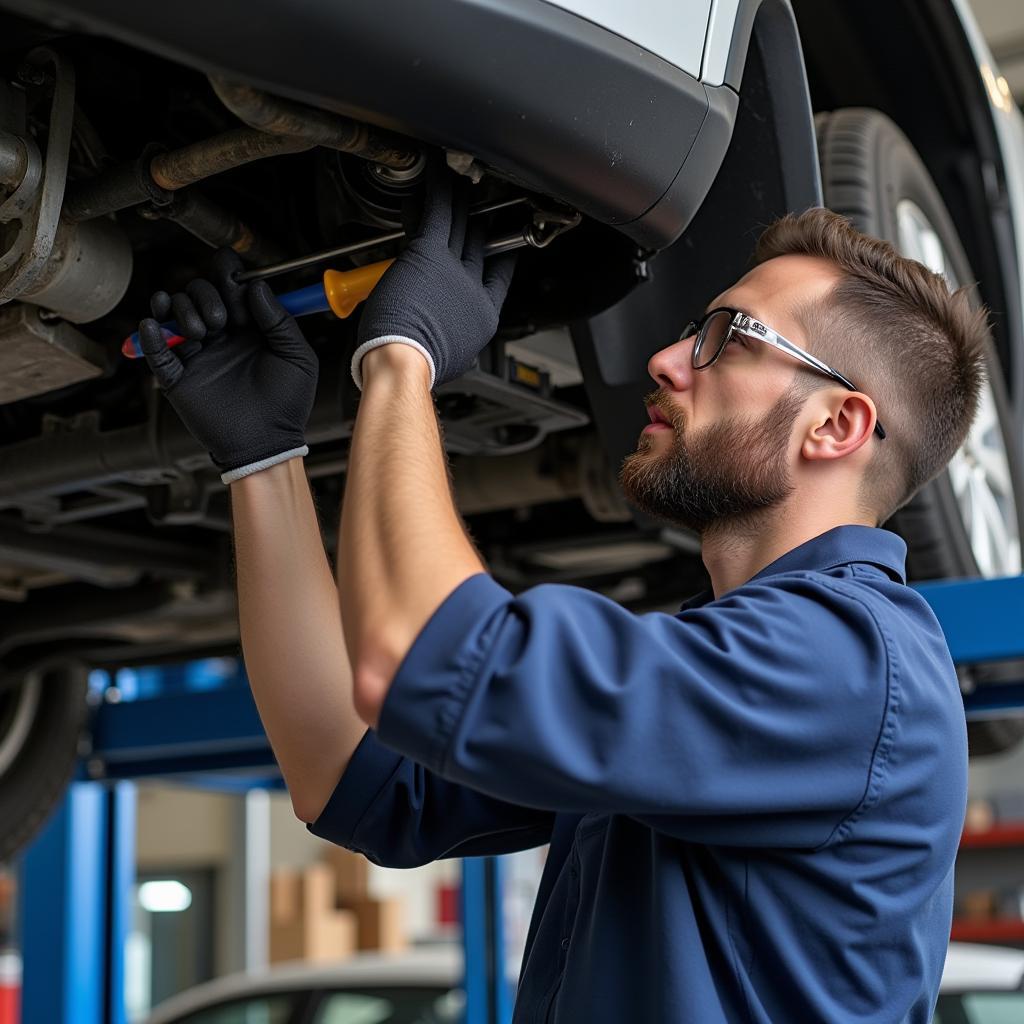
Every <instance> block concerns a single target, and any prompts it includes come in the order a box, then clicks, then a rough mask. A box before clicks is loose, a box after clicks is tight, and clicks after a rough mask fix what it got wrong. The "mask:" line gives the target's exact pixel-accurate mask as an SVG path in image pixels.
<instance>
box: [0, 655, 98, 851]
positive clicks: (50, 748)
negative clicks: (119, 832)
mask: <svg viewBox="0 0 1024 1024" xmlns="http://www.w3.org/2000/svg"><path fill="white" fill-rule="evenodd" d="M88 682H89V671H88V669H87V668H86V667H85V666H84V665H79V664H67V665H60V666H56V667H53V666H50V667H47V668H45V669H43V670H39V671H33V672H29V673H27V674H26V675H25V678H24V680H23V681H22V682H20V683H18V684H16V685H14V686H11V687H8V688H7V689H5V690H2V691H0V862H4V861H6V860H9V859H10V858H11V857H12V856H13V855H14V854H15V853H17V852H18V851H19V850H20V849H22V847H24V846H25V845H26V844H27V843H28V842H29V841H30V840H31V839H32V838H34V836H35V835H36V833H37V832H38V831H39V830H40V828H41V827H42V826H43V824H44V823H45V821H46V819H47V818H48V817H49V814H50V811H51V810H52V809H53V807H54V805H55V804H56V803H57V801H58V800H60V798H61V797H62V796H63V794H64V790H65V788H66V786H67V784H68V782H69V780H70V779H71V775H72V772H73V771H74V767H75V762H76V761H77V759H78V756H79V751H80V749H81V746H82V743H83V740H84V738H85V734H86V723H87V719H88V712H89V707H88V703H87V701H86V695H87V691H88Z"/></svg>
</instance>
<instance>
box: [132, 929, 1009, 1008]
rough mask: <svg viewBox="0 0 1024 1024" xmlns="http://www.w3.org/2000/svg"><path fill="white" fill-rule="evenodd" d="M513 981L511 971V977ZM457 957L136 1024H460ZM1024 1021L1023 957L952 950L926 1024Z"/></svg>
mask: <svg viewBox="0 0 1024 1024" xmlns="http://www.w3.org/2000/svg"><path fill="white" fill-rule="evenodd" d="M510 976H512V977H514V968H513V969H512V971H510ZM461 983H462V952H461V950H459V949H457V948H454V947H437V948H433V949H421V950H412V951H410V952H408V953H403V954H397V955H390V956H387V955H381V954H376V953H374V954H370V953H365V954H359V955H358V956H354V957H352V958H350V959H348V960H342V961H339V962H338V963H337V964H323V965H315V964H301V963H295V964H281V965H279V966H276V967H272V968H270V969H269V970H266V971H262V972H259V973H257V974H236V975H231V976H230V977H226V978H220V979H218V980H216V981H212V982H208V983H207V984H205V985H198V986H196V987H195V988H193V989H189V990H188V991H187V992H183V993H181V995H178V996H175V997H174V998H172V999H169V1000H167V1001H166V1002H165V1003H163V1004H162V1005H161V1006H159V1007H158V1008H157V1009H156V1011H155V1012H154V1013H153V1014H152V1015H151V1016H150V1017H148V1018H147V1019H146V1021H145V1024H462V1022H463V1020H464V1004H465V999H464V997H463V993H462V990H461V988H460V986H461ZM1021 1021H1024V952H1022V951H1020V950H1015V949H1006V948H1003V947H998V946H979V945H973V944H970V943H963V942H952V943H950V946H949V953H948V955H947V958H946V967H945V970H944V972H943V975H942V982H941V987H940V994H939V1001H938V1005H937V1007H936V1010H935V1017H934V1018H933V1024H1020V1022H1021Z"/></svg>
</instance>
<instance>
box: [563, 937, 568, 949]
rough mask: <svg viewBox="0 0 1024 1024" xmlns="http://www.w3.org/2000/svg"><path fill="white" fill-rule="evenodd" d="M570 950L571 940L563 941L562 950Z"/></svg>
mask: <svg viewBox="0 0 1024 1024" xmlns="http://www.w3.org/2000/svg"><path fill="white" fill-rule="evenodd" d="M568 948H569V940H568V939H562V949H568Z"/></svg>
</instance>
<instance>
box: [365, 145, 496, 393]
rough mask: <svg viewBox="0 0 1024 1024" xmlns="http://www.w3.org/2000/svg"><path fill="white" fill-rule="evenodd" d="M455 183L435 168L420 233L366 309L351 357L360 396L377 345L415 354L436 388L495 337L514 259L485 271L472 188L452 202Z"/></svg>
mask: <svg viewBox="0 0 1024 1024" xmlns="http://www.w3.org/2000/svg"><path fill="white" fill-rule="evenodd" d="M452 178H453V175H452V173H451V171H449V170H448V168H447V167H446V166H445V165H444V164H443V162H442V161H440V160H437V159H435V160H433V161H432V162H431V164H430V167H429V170H428V178H427V189H426V194H425V197H424V206H423V214H422V216H421V218H420V223H419V226H418V227H417V229H416V230H415V231H414V232H413V233H412V234H411V235H410V239H409V244H408V245H407V246H406V248H405V250H404V251H403V253H402V255H401V256H399V257H398V259H396V260H395V262H394V263H393V264H392V265H391V266H390V267H388V269H387V272H386V273H385V274H384V276H383V277H382V278H381V279H380V283H379V284H378V285H377V287H376V288H374V289H373V291H372V292H371V293H370V297H369V299H367V301H366V304H365V305H364V306H363V311H362V314H361V316H360V318H359V331H358V345H357V347H356V351H355V354H354V355H353V356H352V378H353V380H355V382H356V386H357V387H358V388H360V389H362V386H363V380H362V372H361V370H360V363H361V362H362V359H363V356H364V355H366V353H367V352H369V351H370V350H371V349H374V348H377V347H378V346H380V345H388V344H392V343H401V344H405V345H412V347H413V348H416V349H418V350H419V351H420V352H421V353H422V354H423V356H424V358H425V359H426V360H427V362H428V363H429V364H430V386H431V387H432V388H433V387H434V386H436V385H438V384H445V383H447V382H448V381H450V380H454V379H455V378H456V377H461V376H462V374H464V373H465V372H466V371H467V370H468V369H469V368H470V367H471V366H472V365H473V364H474V363H475V362H476V358H477V356H478V355H479V354H480V351H481V350H482V349H483V348H484V346H486V345H487V343H488V342H489V341H490V340H491V339H492V338H493V337H494V332H495V331H496V330H497V329H498V314H499V313H500V312H501V305H502V303H503V302H504V301H505V295H506V293H507V292H508V286H509V283H510V282H511V280H512V272H513V270H514V269H515V256H516V254H515V253H506V254H503V255H500V256H492V257H489V258H488V259H487V262H486V265H485V263H484V244H485V238H484V234H483V227H482V225H480V224H479V223H474V224H469V223H468V221H469V189H468V187H467V186H468V183H464V182H463V181H461V180H460V181H459V182H458V183H457V184H456V185H455V187H454V198H453V181H452Z"/></svg>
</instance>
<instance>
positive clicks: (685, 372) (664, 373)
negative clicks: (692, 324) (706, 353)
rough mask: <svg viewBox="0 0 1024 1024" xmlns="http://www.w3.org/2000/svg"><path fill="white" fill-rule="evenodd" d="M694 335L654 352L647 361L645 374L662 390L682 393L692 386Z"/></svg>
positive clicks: (695, 338)
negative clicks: (666, 389)
mask: <svg viewBox="0 0 1024 1024" xmlns="http://www.w3.org/2000/svg"><path fill="white" fill-rule="evenodd" d="M696 340H697V337H696V335H695V334H691V335H689V336H688V337H686V338H680V339H679V341H677V342H674V343H673V344H671V345H667V346H666V347H665V348H663V349H660V350H659V351H657V352H655V353H654V355H653V356H651V358H650V359H649V360H648V361H647V372H648V373H649V374H650V375H651V379H652V380H653V381H654V382H655V383H656V384H659V385H660V386H661V387H663V388H668V389H671V390H672V391H684V390H686V389H687V388H689V387H690V386H691V385H692V384H693V374H694V369H693V363H692V358H693V346H694V342H695V341H696Z"/></svg>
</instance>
